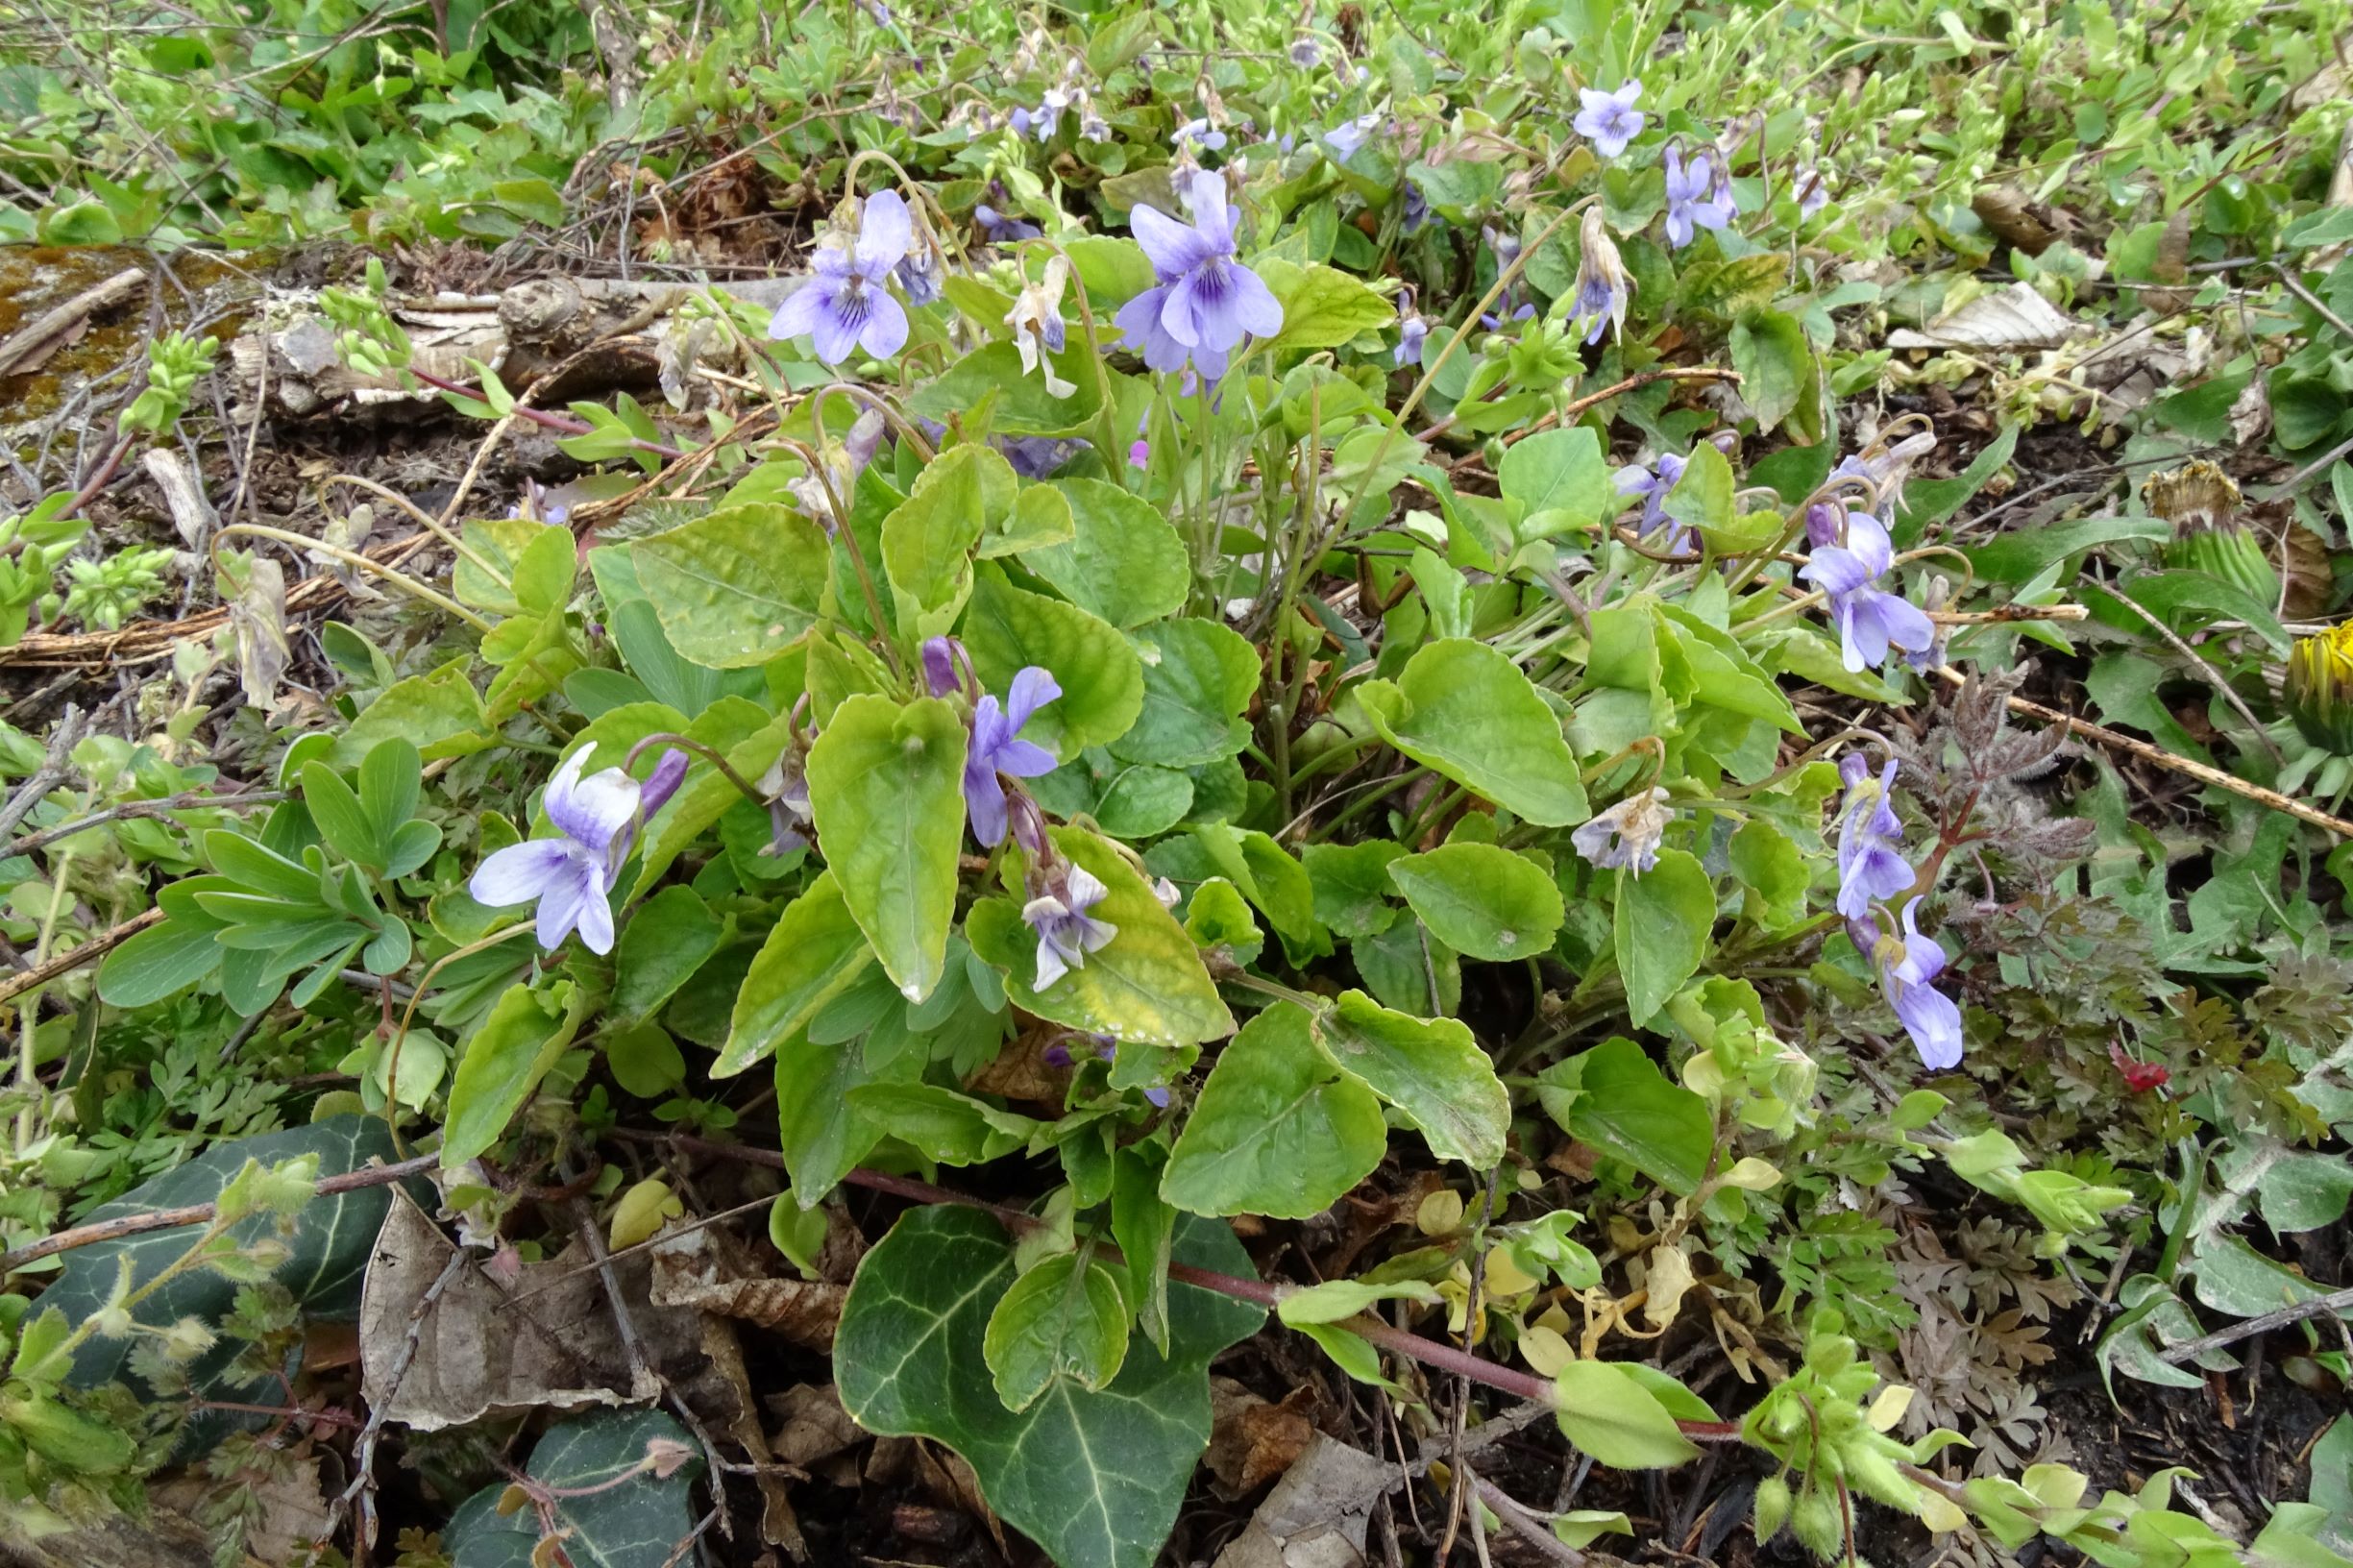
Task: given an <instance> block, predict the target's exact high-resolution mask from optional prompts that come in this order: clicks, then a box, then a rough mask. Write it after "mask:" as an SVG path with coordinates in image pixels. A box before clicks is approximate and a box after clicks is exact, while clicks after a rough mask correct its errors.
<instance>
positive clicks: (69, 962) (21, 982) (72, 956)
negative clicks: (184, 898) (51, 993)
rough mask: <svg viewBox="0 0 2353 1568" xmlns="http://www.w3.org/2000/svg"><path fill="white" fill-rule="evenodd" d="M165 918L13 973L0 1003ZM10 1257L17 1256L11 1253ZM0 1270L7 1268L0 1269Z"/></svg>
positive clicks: (3, 984) (135, 923)
mask: <svg viewBox="0 0 2353 1568" xmlns="http://www.w3.org/2000/svg"><path fill="white" fill-rule="evenodd" d="M162 919H163V911H161V910H159V909H150V910H145V911H142V912H141V913H139V914H137V915H134V916H132V917H131V919H127V920H125V921H123V923H122V924H120V925H117V926H110V927H109V928H108V929H106V930H104V931H101V932H99V933H98V934H97V935H96V936H94V937H92V938H90V939H89V941H87V942H86V943H83V944H82V945H81V946H79V947H72V948H68V949H67V950H66V951H64V952H61V953H59V954H56V955H55V956H53V957H50V958H47V959H44V960H42V961H41V962H40V963H38V964H36V965H35V966H33V968H29V969H26V970H24V971H23V972H22V973H20V974H12V975H10V976H9V977H8V978H7V979H6V980H0V1002H12V1001H14V1000H15V999H16V998H17V997H19V996H21V995H23V994H24V993H25V992H28V991H31V990H32V989H33V988H34V987H36V986H45V985H47V984H48V983H49V982H50V981H52V980H55V979H56V978H57V977H58V976H59V975H61V974H70V973H72V972H73V971H74V970H76V969H78V968H81V967H82V966H83V965H85V964H87V963H88V962H89V961H90V960H91V959H94V958H104V957H105V956H106V955H107V954H109V953H110V952H112V951H113V950H114V949H115V948H117V947H120V946H121V945H122V944H123V943H126V942H129V941H130V940H131V939H132V938H133V937H135V936H137V935H138V934H139V933H140V932H142V931H144V930H146V929H147V928H148V927H149V926H151V925H155V924H158V923H159V922H160V921H161V920H162ZM9 1256H10V1257H14V1256H15V1255H14V1254H13V1253H11V1254H10V1255H9ZM0 1262H5V1260H0ZM0 1272H6V1270H5V1269H0Z"/></svg>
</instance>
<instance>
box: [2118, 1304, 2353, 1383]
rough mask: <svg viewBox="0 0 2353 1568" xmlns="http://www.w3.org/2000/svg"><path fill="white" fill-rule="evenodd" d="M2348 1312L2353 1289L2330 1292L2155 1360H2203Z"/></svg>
mask: <svg viewBox="0 0 2353 1568" xmlns="http://www.w3.org/2000/svg"><path fill="white" fill-rule="evenodd" d="M2347 1308H2353V1286H2347V1287H2346V1288H2344V1289H2342V1290H2332V1291H2331V1292H2329V1293H2328V1294H2327V1295H2325V1296H2311V1297H2308V1298H2306V1299H2305V1300H2303V1301H2299V1302H2297V1303H2295V1304H2294V1305H2293V1306H2291V1307H2282V1308H2280V1309H2279V1310H2278V1311H2270V1312H2266V1313H2264V1314H2263V1316H2261V1317H2250V1318H2248V1319H2247V1320H2246V1321H2245V1322H2243V1323H2234V1324H2232V1325H2231V1326H2230V1327H2229V1328H2227V1329H2217V1330H2216V1331H2215V1332H2214V1333H2212V1334H2202V1335H2198V1336H2197V1337H2196V1338H2195V1339H2184V1340H2183V1341H2182V1342H2181V1343H2180V1344H2178V1345H2169V1346H2167V1347H2166V1348H2165V1349H2164V1350H2161V1351H2159V1352H2158V1353H2157V1360H2161V1361H2170V1362H2172V1363H2174V1364H2175V1365H2179V1364H2180V1363H2181V1362H2183V1361H2187V1360H2194V1359H2195V1358H2196V1357H2199V1356H2203V1355H2205V1354H2206V1353H2207V1352H2208V1351H2210V1350H2219V1349H2221V1348H2222V1347H2223V1346H2224V1345H2230V1344H2236V1343H2238V1342H2239V1341H2240V1340H2242V1339H2251V1338H2253V1337H2254V1336H2255V1335H2259V1334H2269V1333H2270V1332H2271V1331H2272V1330H2273V1329H2284V1328H2287V1327H2288V1326H2289V1325H2291V1324H2293V1323H2301V1322H2303V1321H2304V1320H2305V1319H2306V1318H2308V1317H2319V1316H2321V1315H2323V1314H2327V1315H2330V1316H2335V1315H2336V1314H2338V1313H2340V1312H2342V1311H2345V1310H2346V1309H2347Z"/></svg>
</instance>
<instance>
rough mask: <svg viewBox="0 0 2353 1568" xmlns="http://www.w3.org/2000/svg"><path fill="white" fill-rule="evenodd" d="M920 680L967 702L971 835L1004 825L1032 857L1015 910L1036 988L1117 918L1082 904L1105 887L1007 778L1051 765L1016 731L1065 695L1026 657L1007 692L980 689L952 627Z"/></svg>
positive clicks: (1100, 940) (1083, 953)
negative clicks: (1027, 940) (1033, 959)
mask: <svg viewBox="0 0 2353 1568" xmlns="http://www.w3.org/2000/svg"><path fill="white" fill-rule="evenodd" d="M923 680H924V683H925V685H927V686H928V687H929V688H930V689H931V694H932V695H933V696H934V697H949V696H954V695H958V694H961V695H962V696H964V697H965V698H967V699H968V700H969V701H970V703H971V711H970V717H969V719H968V724H969V726H970V729H971V740H970V744H969V745H968V747H966V749H965V760H964V807H965V816H966V820H967V821H969V823H970V824H971V828H972V837H973V838H974V839H975V840H976V841H978V842H979V844H980V845H981V847H983V848H985V849H993V848H995V847H996V846H997V845H1000V844H1002V843H1004V842H1005V835H1006V833H1007V832H1008V831H1009V830H1010V831H1011V833H1012V834H1013V839H1014V842H1015V843H1016V844H1017V845H1020V846H1021V852H1022V854H1023V855H1024V856H1025V857H1026V858H1027V860H1028V871H1027V883H1026V891H1027V893H1028V894H1029V901H1028V902H1027V903H1025V904H1023V905H1022V906H1021V919H1023V920H1025V921H1027V922H1028V924H1029V928H1030V929H1031V930H1032V931H1034V932H1036V933H1037V936H1038V977H1037V982H1036V988H1035V989H1037V990H1039V991H1043V990H1045V989H1046V988H1047V987H1048V986H1051V985H1052V984H1054V982H1056V981H1057V980H1060V979H1061V978H1062V977H1063V976H1064V975H1066V974H1067V973H1069V972H1070V971H1071V970H1072V969H1075V968H1084V967H1085V965H1086V963H1087V955H1088V954H1089V953H1092V952H1099V951H1100V950H1101V949H1102V948H1103V947H1104V945H1105V944H1107V943H1109V942H1110V941H1111V940H1112V938H1114V937H1115V936H1117V935H1118V934H1119V928H1118V927H1117V926H1115V925H1113V924H1111V923H1110V922H1109V921H1107V920H1099V919H1095V918H1094V916H1092V915H1091V914H1090V913H1088V912H1089V911H1090V910H1091V909H1093V908H1094V906H1095V905H1097V904H1099V903H1101V902H1102V901H1103V897H1104V894H1107V893H1108V892H1109V891H1110V890H1109V889H1107V888H1106V887H1104V886H1103V883H1102V881H1101V879H1100V878H1098V877H1096V876H1095V875H1094V874H1093V873H1091V871H1089V870H1087V868H1085V867H1084V866H1080V865H1078V864H1077V863H1075V862H1073V861H1071V860H1068V859H1066V857H1064V856H1063V855H1061V854H1059V853H1058V852H1057V851H1056V850H1055V848H1054V844H1053V841H1052V840H1051V839H1049V838H1047V837H1046V834H1045V814H1044V813H1043V812H1042V811H1041V810H1040V809H1039V808H1038V803H1037V802H1036V801H1035V800H1033V799H1031V798H1030V796H1029V795H1028V793H1027V792H1026V791H1024V790H1022V789H1020V788H1019V786H1018V785H1016V787H1015V788H1014V789H1012V790H1011V791H1008V790H1007V789H1006V788H1005V781H1006V780H1007V779H1009V778H1010V779H1016V780H1019V779H1024V778H1037V777H1039V776H1040V775H1042V774H1044V773H1050V772H1053V771H1054V769H1055V767H1056V766H1057V764H1056V762H1055V758H1054V753H1053V752H1051V751H1048V750H1047V749H1046V748H1045V747H1042V746H1040V745H1038V743H1037V742H1035V741H1025V740H1023V739H1022V738H1021V731H1022V730H1023V729H1024V728H1026V727H1027V726H1028V724H1029V722H1030V719H1031V718H1032V716H1034V715H1035V714H1036V713H1037V711H1038V710H1039V709H1040V708H1042V707H1044V706H1045V705H1046V704H1047V703H1048V702H1051V701H1053V700H1055V699H1056V698H1059V697H1061V696H1062V686H1061V685H1060V683H1058V682H1057V681H1056V680H1055V679H1054V676H1053V674H1051V673H1050V672H1048V671H1046V670H1044V669H1042V668H1041V667H1039V666H1037V665H1034V664H1033V665H1029V666H1026V667H1024V668H1023V669H1021V670H1019V671H1017V672H1016V673H1015V674H1014V677H1013V682H1012V684H1011V685H1010V686H1008V687H1007V688H1006V691H1005V698H1004V700H1003V701H1001V702H1000V701H998V699H997V698H996V696H995V694H993V693H991V692H983V691H981V690H980V681H979V678H978V677H977V676H975V675H974V674H973V673H972V663H971V660H970V659H969V658H968V657H967V656H966V654H965V651H964V649H963V647H962V646H961V645H960V644H958V642H957V641H956V639H954V638H953V637H934V638H932V639H931V640H930V641H928V642H926V643H925V644H924V645H923Z"/></svg>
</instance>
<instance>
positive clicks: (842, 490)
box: [784, 408, 883, 533]
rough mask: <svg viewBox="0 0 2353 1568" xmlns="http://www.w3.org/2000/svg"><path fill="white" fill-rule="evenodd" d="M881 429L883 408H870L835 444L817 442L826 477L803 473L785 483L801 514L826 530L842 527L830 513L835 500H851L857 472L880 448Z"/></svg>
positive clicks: (859, 472)
mask: <svg viewBox="0 0 2353 1568" xmlns="http://www.w3.org/2000/svg"><path fill="white" fill-rule="evenodd" d="M882 432H883V417H882V410H880V409H879V408H869V409H867V410H866V411H865V412H863V413H861V414H860V415H859V416H858V417H857V418H856V419H854V420H852V421H851V422H850V426H849V433H847V434H846V435H845V436H843V437H842V439H841V441H840V443H839V444H838V445H837V444H836V443H834V442H831V441H822V442H821V443H820V449H821V451H822V453H824V459H825V477H824V478H819V477H818V476H817V475H815V474H803V475H800V476H799V477H797V478H793V479H789V480H787V481H786V482H785V486H784V487H785V489H786V491H787V492H789V493H790V494H791V495H792V498H793V501H794V503H795V504H796V505H797V506H798V507H799V508H800V510H801V513H802V515H804V516H806V517H807V518H809V519H810V520H811V521H812V522H814V523H816V524H817V526H818V527H821V528H823V529H824V530H825V531H826V532H827V533H831V532H833V531H834V530H835V529H836V528H838V527H841V520H840V519H838V518H836V517H835V516H834V515H833V503H834V500H835V498H837V497H839V498H840V500H841V502H842V504H843V505H845V506H847V505H849V504H850V495H851V493H852V492H853V491H855V490H856V489H857V487H858V476H859V475H861V474H863V473H865V472H866V465H867V464H869V463H870V462H872V461H873V460H874V453H876V452H878V451H879V450H881V447H882Z"/></svg>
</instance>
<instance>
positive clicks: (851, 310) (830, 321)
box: [768, 190, 915, 365]
mask: <svg viewBox="0 0 2353 1568" xmlns="http://www.w3.org/2000/svg"><path fill="white" fill-rule="evenodd" d="M914 239H915V229H914V225H913V223H912V222H911V221H910V219H909V217H908V215H907V204H906V202H905V201H903V200H902V199H901V198H900V196H899V194H898V192H897V191H895V190H880V191H876V192H875V193H874V194H873V195H871V196H869V197H868V198H867V199H866V201H865V203H864V205H863V207H862V208H861V215H860V217H859V221H858V233H857V238H856V240H855V241H854V242H851V243H849V244H847V245H845V244H844V243H843V239H842V236H840V235H839V234H836V235H832V236H829V237H828V238H827V239H826V241H825V242H824V243H823V244H821V245H820V246H819V247H818V248H817V254H816V256H815V257H812V258H811V262H810V268H811V270H810V276H809V281H808V282H805V283H803V284H802V285H801V286H800V287H799V288H798V289H797V290H795V291H794V292H793V294H792V295H791V296H790V297H789V298H787V299H786V300H785V302H784V303H783V304H782V305H780V306H777V307H776V314H775V318H774V319H773V320H772V321H771V322H770V323H769V324H768V335H769V336H771V337H773V338H794V337H806V338H811V339H813V341H814V344H815V347H816V349H817V356H818V358H820V359H821V360H823V361H824V362H825V363H826V364H828V365H838V364H840V363H841V362H842V361H843V360H845V359H846V358H848V357H849V351H850V350H852V349H858V348H862V349H864V350H866V352H867V353H868V354H870V355H873V356H874V357H875V358H877V359H888V358H889V357H891V355H895V354H896V353H897V352H898V351H899V350H900V349H902V348H904V347H905V346H906V343H907V312H906V309H905V307H903V306H900V304H899V303H898V301H896V300H895V299H893V298H892V297H891V291H890V289H889V288H888V287H887V286H885V285H886V284H887V283H888V282H889V281H890V278H891V275H892V273H893V272H895V270H896V269H897V267H898V264H899V263H900V262H901V261H903V260H905V259H906V257H907V252H908V249H909V247H910V246H911V245H912V244H913V243H914Z"/></svg>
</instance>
